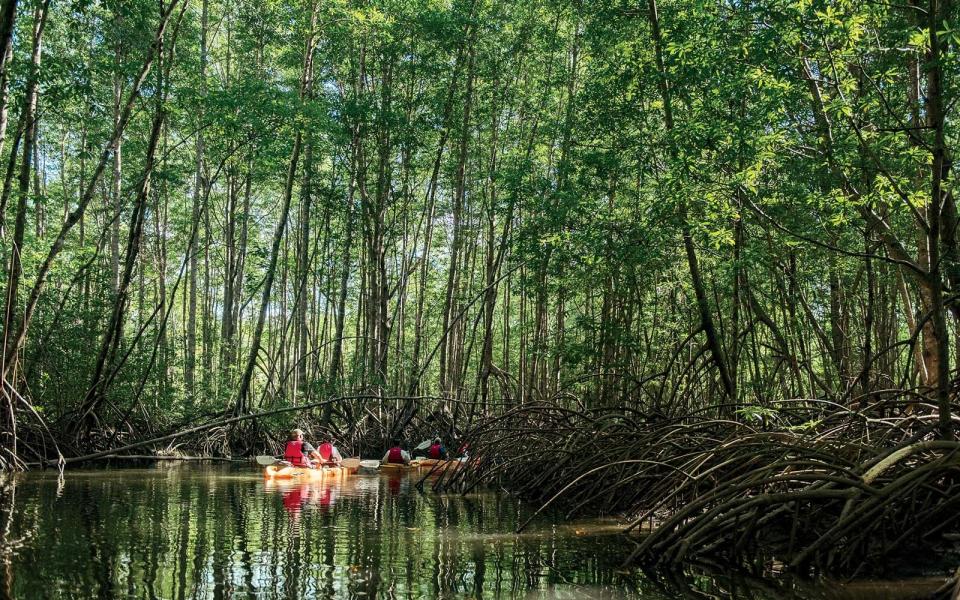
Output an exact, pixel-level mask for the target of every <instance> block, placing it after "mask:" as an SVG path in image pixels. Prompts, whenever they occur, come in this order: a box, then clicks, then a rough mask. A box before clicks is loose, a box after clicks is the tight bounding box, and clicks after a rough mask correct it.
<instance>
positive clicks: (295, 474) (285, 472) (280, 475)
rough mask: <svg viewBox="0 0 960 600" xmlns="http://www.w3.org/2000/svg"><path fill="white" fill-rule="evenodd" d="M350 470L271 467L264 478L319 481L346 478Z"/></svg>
mask: <svg viewBox="0 0 960 600" xmlns="http://www.w3.org/2000/svg"><path fill="white" fill-rule="evenodd" d="M349 472H350V471H349V470H348V469H345V468H343V467H322V468H319V469H309V468H305V467H291V466H279V465H270V466H269V467H267V468H266V469H264V471H263V476H264V477H265V478H267V479H293V478H298V479H301V480H305V481H318V480H321V479H326V478H328V477H346V476H347V475H348V474H349Z"/></svg>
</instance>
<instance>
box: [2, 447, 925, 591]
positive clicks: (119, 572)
mask: <svg viewBox="0 0 960 600" xmlns="http://www.w3.org/2000/svg"><path fill="white" fill-rule="evenodd" d="M416 480H417V477H416V476H415V475H410V474H398V475H393V476H387V475H356V476H352V477H349V478H347V479H345V480H343V481H338V480H328V481H325V482H321V483H313V484H309V483H305V484H298V483H282V484H273V483H271V482H267V481H264V480H263V478H262V477H261V476H260V473H259V471H257V470H256V468H255V467H254V466H237V465H231V466H197V465H164V464H161V465H158V466H156V467H152V468H145V469H102V470H91V471H69V472H67V474H66V476H65V477H64V478H62V479H60V478H58V477H57V475H56V473H50V472H47V473H27V474H22V475H18V476H17V477H16V478H13V479H8V480H7V481H6V482H5V485H4V486H3V512H2V513H0V514H2V516H3V522H2V523H0V526H2V527H3V530H2V538H0V552H2V557H0V559H2V570H0V594H3V596H4V597H9V598H171V599H174V598H176V599H181V598H348V597H350V598H476V597H484V598H643V599H648V600H662V599H666V598H680V597H689V598H706V597H711V598H713V597H730V598H735V597H736V598H757V599H763V600H767V599H774V598H910V597H920V596H922V594H923V593H925V592H928V591H929V589H930V588H931V587H932V586H934V582H933V581H932V580H915V581H908V582H900V583H896V584H893V583H875V582H874V583H858V584H854V585H852V586H841V585H839V584H837V585H824V584H823V583H819V584H812V583H804V582H784V581H782V580H769V581H768V580H763V579H751V578H748V577H743V576H736V577H733V576H730V574H724V573H722V572H721V573H718V574H715V575H708V574H705V573H695V574H687V575H679V576H671V577H659V576H658V577H651V576H650V575H648V574H642V573H638V572H625V571H622V570H620V568H619V564H620V560H621V559H622V558H623V556H624V553H625V551H626V550H627V548H626V545H627V544H629V542H628V541H626V540H624V539H623V538H621V537H620V536H618V535H616V534H615V531H616V522H614V521H603V520H596V521H579V522H575V523H568V524H563V525H558V524H556V523H558V522H559V519H557V518H556V516H554V515H543V516H542V517H538V519H537V520H535V521H534V522H533V524H532V526H531V527H529V528H528V529H527V530H526V531H525V532H524V533H523V534H521V535H515V534H514V533H513V531H514V528H515V527H516V525H517V523H518V522H521V521H522V520H523V519H525V518H526V517H527V516H528V515H529V514H530V513H531V509H530V508H529V507H526V506H524V505H523V504H522V503H518V502H517V501H516V500H514V499H512V498H510V497H509V496H506V495H502V494H495V493H492V492H483V493H478V494H471V495H468V496H459V495H437V494H433V493H431V492H430V491H429V489H427V490H426V491H425V492H420V491H418V490H417V489H416V487H415V485H414V484H415V483H416ZM11 506H12V507H13V510H12V511H11V510H10V508H11ZM703 594H708V595H703Z"/></svg>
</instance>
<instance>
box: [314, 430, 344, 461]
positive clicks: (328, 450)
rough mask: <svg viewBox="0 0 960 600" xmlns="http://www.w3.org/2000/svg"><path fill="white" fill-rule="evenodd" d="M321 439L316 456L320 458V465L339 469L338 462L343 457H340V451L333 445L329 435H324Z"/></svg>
mask: <svg viewBox="0 0 960 600" xmlns="http://www.w3.org/2000/svg"><path fill="white" fill-rule="evenodd" d="M321 439H322V441H321V442H320V445H319V446H318V447H317V456H318V457H319V458H320V464H322V465H326V466H333V467H339V466H340V462H341V461H343V457H342V456H340V451H339V450H337V447H336V446H334V445H333V441H332V440H331V438H330V436H329V435H326V434H325V435H324V436H323V438H321Z"/></svg>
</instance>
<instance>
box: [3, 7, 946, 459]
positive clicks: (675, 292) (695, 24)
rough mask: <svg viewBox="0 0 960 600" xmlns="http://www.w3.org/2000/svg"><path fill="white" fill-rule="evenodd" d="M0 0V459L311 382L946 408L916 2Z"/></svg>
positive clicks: (922, 29) (360, 405) (942, 149)
mask: <svg viewBox="0 0 960 600" xmlns="http://www.w3.org/2000/svg"><path fill="white" fill-rule="evenodd" d="M0 4H2V6H0V18H2V22H0V56H2V57H3V62H2V65H0V115H2V116H0V159H2V162H0V173H3V174H5V179H4V186H3V192H2V198H0V228H2V233H0V235H2V254H3V260H4V264H5V265H6V268H5V269H4V270H3V279H2V282H0V283H2V284H3V289H4V290H5V301H4V303H3V304H4V306H5V311H4V313H3V322H2V325H3V333H4V347H3V350H4V353H3V366H2V372H3V378H4V388H3V389H4V395H3V399H4V402H3V404H4V408H3V411H2V419H3V431H2V435H3V436H5V437H4V440H3V443H2V444H0V447H2V453H3V458H2V460H3V461H4V464H6V465H8V466H12V465H13V464H14V463H15V461H16V460H17V458H16V457H18V456H19V457H20V458H25V459H33V458H35V455H36V453H42V452H43V450H42V449H41V447H40V446H39V441H40V440H41V439H43V438H44V437H45V434H43V435H41V434H39V433H38V434H37V435H35V436H34V437H32V438H30V437H29V436H27V437H23V436H22V435H19V434H18V429H17V426H18V425H19V427H20V428H21V429H23V428H27V429H28V430H33V431H36V432H40V431H41V430H42V427H41V422H44V423H45V424H46V425H45V426H49V427H50V428H51V431H53V436H54V437H56V438H59V439H60V440H61V441H65V440H70V443H71V444H73V445H74V447H75V448H77V449H78V450H79V449H83V448H85V447H92V446H96V445H98V443H97V442H96V439H98V438H97V436H95V435H93V434H98V435H103V436H104V437H103V439H104V440H107V442H113V441H115V439H116V438H115V437H110V436H115V435H123V436H128V435H132V436H133V437H137V436H139V435H141V434H143V433H144V432H145V431H148V430H153V429H158V428H163V427H168V426H174V425H175V424H178V423H183V422H186V421H189V420H191V419H196V418H198V417H201V416H204V415H211V414H245V413H249V412H253V411H257V410H260V409H266V408H274V407H278V406H284V405H290V404H298V403H307V402H312V401H316V400H318V399H322V398H324V397H326V396H329V395H337V394H344V393H349V392H361V393H363V394H366V395H367V396H369V397H372V399H371V398H368V399H366V400H354V401H352V402H350V403H342V404H336V405H330V406H332V408H331V409H330V410H327V411H325V413H324V414H323V415H322V416H319V417H318V418H323V419H324V420H326V421H327V422H333V423H335V424H340V425H343V424H344V423H346V422H354V421H356V420H357V419H359V418H361V417H365V416H367V415H372V414H374V413H372V412H371V413H366V412H364V411H365V408H366V407H368V406H369V407H370V408H371V410H372V411H379V409H380V408H381V407H382V406H383V402H380V401H377V398H395V397H399V396H434V397H437V398H439V399H438V400H437V401H436V402H437V408H443V409H445V410H447V411H449V413H451V414H452V416H453V418H454V420H455V421H462V420H464V419H465V418H468V417H469V418H473V417H479V416H483V415H486V416H489V415H491V414H493V413H497V412H499V411H501V410H503V409H504V407H511V406H516V405H520V404H524V403H528V402H531V401H553V402H555V403H557V404H558V405H561V406H563V405H567V406H571V407H579V408H584V407H586V408H600V407H603V408H617V407H623V408H630V409H632V410H638V411H640V412H641V413H643V414H647V415H660V416H668V417H672V416H676V415H679V414H685V413H687V412H689V411H692V410H698V409H702V408H705V407H713V409H712V410H713V412H714V414H716V415H717V416H722V417H724V418H727V419H732V420H739V421H751V420H756V421H757V422H760V421H762V420H763V419H765V418H767V416H768V415H770V414H771V413H772V412H775V411H776V410H777V407H778V403H779V402H781V401H783V400H795V399H811V400H813V399H818V400H821V401H822V400H830V401H832V402H835V403H838V404H841V405H845V406H852V407H854V408H856V407H858V406H862V405H865V403H866V400H867V399H868V398H869V397H871V396H872V395H874V394H877V393H878V392H885V391H888V390H891V389H894V390H902V391H906V390H916V391H918V392H919V394H921V395H922V396H925V397H926V398H927V399H929V400H930V401H931V402H932V404H929V405H928V404H924V403H915V402H912V401H910V398H911V397H912V396H909V395H904V396H903V397H904V398H905V401H904V403H903V406H902V407H901V409H902V410H904V411H908V412H909V411H916V412H917V414H918V416H919V418H920V419H921V420H924V421H925V422H927V423H931V424H936V425H937V426H938V428H939V435H941V436H946V437H950V436H951V435H952V426H951V421H950V417H951V415H950V411H949V401H950V394H951V379H952V377H953V373H954V371H953V369H954V365H955V364H956V356H957V354H958V351H960V334H958V327H957V323H958V319H960V303H958V301H957V300H958V296H957V291H958V286H960V243H958V239H957V225H958V215H957V209H956V202H955V198H954V196H953V194H952V187H953V182H954V175H953V170H952V166H953V163H952V148H953V145H954V144H955V143H956V142H957V136H956V131H955V130H954V129H953V127H952V125H953V120H952V112H953V110H954V109H955V102H956V100H957V93H956V83H955V79H954V77H955V76H956V75H957V72H958V61H957V52H956V50H957V45H958V43H960V39H958V32H957V30H955V29H954V27H955V25H954V24H955V23H957V22H960V20H958V17H960V15H958V14H957V11H956V10H955V9H954V7H953V6H952V4H951V3H950V2H949V1H945V0H930V1H929V2H912V1H911V2H854V1H851V0H831V1H820V0H790V1H787V2H784V1H780V0H778V1H769V0H758V1H747V2H743V1H736V2H734V1H730V2H727V1H724V0H714V1H709V2H705V1H702V0H663V2H661V3H660V4H659V5H658V3H657V2H656V1H655V0H649V1H648V2H646V3H643V2H639V3H638V2H633V3H627V2H622V1H621V0H595V1H591V2H588V3H583V2H579V1H576V0H574V1H566V0H527V1H524V2H514V1H502V2H485V1H482V0H452V1H451V2H441V1H438V0H407V1H403V2H400V1H397V0H389V1H386V0H385V1H380V2H370V1H359V0H330V1H327V2H318V1H313V0H295V1H290V0H282V1H280V0H270V1H267V2H252V1H250V0H189V1H188V0H168V3H167V2H164V1H163V0H161V1H160V2H159V3H157V2H144V1H142V0H95V1H89V2H63V1H61V0H34V1H33V2H27V1H26V0H19V1H18V0H4V2H2V3H0ZM5 48H9V51H8V52H3V50H4V49H5ZM8 115H9V118H8ZM391 403H392V401H391ZM924 406H932V407H934V408H933V409H929V410H928V409H924V408H923V407H924ZM431 408H433V407H431ZM377 414H379V413H377ZM371 418H373V417H371ZM110 432H113V433H110ZM21 433H22V432H21ZM68 434H69V435H68ZM18 437H21V438H22V439H23V441H24V443H27V444H28V447H27V448H23V447H22V446H21V447H18V446H17V444H16V443H14V440H15V439H17V438H18ZM28 440H29V441H28ZM107 442H101V443H99V445H101V446H103V445H109V443H107Z"/></svg>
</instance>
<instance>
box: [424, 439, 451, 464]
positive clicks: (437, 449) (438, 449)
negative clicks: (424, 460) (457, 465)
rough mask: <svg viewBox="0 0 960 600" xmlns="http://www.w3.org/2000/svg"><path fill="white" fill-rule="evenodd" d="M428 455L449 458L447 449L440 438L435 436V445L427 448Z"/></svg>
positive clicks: (435, 457) (438, 458) (436, 458)
mask: <svg viewBox="0 0 960 600" xmlns="http://www.w3.org/2000/svg"><path fill="white" fill-rule="evenodd" d="M427 456H428V457H429V458H432V459H435V460H440V459H446V458H447V449H446V448H444V447H443V444H442V443H441V442H440V438H434V440H433V445H431V446H430V449H429V450H427Z"/></svg>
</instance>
